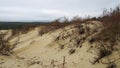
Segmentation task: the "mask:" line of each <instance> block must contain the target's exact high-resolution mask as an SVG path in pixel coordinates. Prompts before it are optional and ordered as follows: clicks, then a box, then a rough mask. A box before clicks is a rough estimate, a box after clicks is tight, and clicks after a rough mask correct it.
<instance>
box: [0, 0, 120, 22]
mask: <svg viewBox="0 0 120 68" xmlns="http://www.w3.org/2000/svg"><path fill="white" fill-rule="evenodd" d="M119 3H120V0H0V21H48V20H54V19H56V18H59V17H63V16H66V17H69V18H71V17H73V16H81V17H85V16H87V15H91V16H98V15H100V14H101V13H102V11H103V9H104V8H113V7H115V6H116V5H118V4H119Z"/></svg>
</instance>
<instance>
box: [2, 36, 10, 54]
mask: <svg viewBox="0 0 120 68" xmlns="http://www.w3.org/2000/svg"><path fill="white" fill-rule="evenodd" d="M4 36H5V34H0V54H1V55H7V56H9V55H10V54H11V53H12V51H11V48H10V45H9V43H8V39H7V40H5V39H4Z"/></svg>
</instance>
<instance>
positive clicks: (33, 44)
mask: <svg viewBox="0 0 120 68" xmlns="http://www.w3.org/2000/svg"><path fill="white" fill-rule="evenodd" d="M86 27H87V28H89V29H90V32H85V33H84V34H79V30H80V28H84V30H87V29H86ZM38 29H39V28H36V29H34V30H32V31H30V32H28V33H27V34H20V35H18V37H14V38H13V39H12V40H11V41H10V43H11V44H13V43H15V42H16V41H18V42H19V43H18V44H17V45H16V47H15V48H14V49H13V51H14V54H13V55H12V56H9V57H6V56H0V67H1V68H106V66H107V64H102V63H101V62H96V63H95V64H94V62H95V61H96V59H97V58H99V56H98V55H99V50H97V49H96V48H94V46H96V45H97V43H94V44H91V43H89V39H91V38H92V37H94V36H96V34H97V33H99V31H100V30H101V29H102V25H101V24H100V22H98V23H96V22H91V24H83V27H80V25H79V26H78V25H69V26H67V27H64V28H61V29H58V30H55V31H52V32H49V33H47V34H44V35H43V36H40V35H38ZM96 30H97V31H98V32H95V31H96ZM18 38H19V40H18ZM58 38H59V39H58ZM83 38H85V39H83ZM79 40H81V41H82V42H81V43H80V44H77V42H76V41H79ZM61 45H64V48H63V49H61V48H60V46H61ZM78 45H79V47H76V46H78ZM92 47H93V48H92ZM71 49H75V52H74V53H73V54H69V51H70V50H71ZM114 55H117V53H116V52H113V54H111V56H110V57H109V58H112V57H114V58H117V59H119V56H118V55H117V56H114ZM102 60H103V62H107V61H108V60H106V58H103V59H102ZM117 62H118V61H117Z"/></svg>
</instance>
